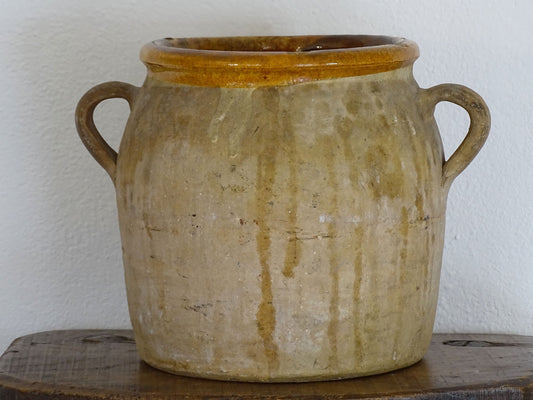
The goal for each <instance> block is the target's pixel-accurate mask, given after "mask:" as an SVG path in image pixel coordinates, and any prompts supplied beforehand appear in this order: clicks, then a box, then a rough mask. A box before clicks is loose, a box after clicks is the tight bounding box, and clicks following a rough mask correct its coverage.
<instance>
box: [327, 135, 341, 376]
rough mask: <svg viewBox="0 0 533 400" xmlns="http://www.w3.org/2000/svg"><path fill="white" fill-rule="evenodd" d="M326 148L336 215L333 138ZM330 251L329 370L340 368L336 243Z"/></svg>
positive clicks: (330, 226)
mask: <svg viewBox="0 0 533 400" xmlns="http://www.w3.org/2000/svg"><path fill="white" fill-rule="evenodd" d="M325 142H326V143H325V144H324V147H325V148H327V151H326V156H327V160H326V163H327V164H326V165H327V170H328V180H329V187H330V188H331V193H332V198H331V201H330V210H329V212H330V215H335V212H337V204H338V199H337V192H338V186H339V185H338V182H337V177H336V176H335V150H336V149H334V140H333V139H332V138H331V137H327V140H325ZM328 236H329V237H335V236H337V230H336V226H335V221H334V220H333V221H331V222H330V223H329V224H328ZM328 251H329V266H330V277H331V294H330V296H331V300H330V303H329V326H328V339H329V345H330V348H331V353H330V355H329V368H335V369H336V368H338V364H339V356H338V347H337V333H338V330H339V268H340V265H339V259H338V253H339V252H338V251H337V249H336V245H335V241H334V240H329V241H328Z"/></svg>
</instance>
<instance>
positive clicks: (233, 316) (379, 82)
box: [76, 36, 490, 382]
mask: <svg viewBox="0 0 533 400" xmlns="http://www.w3.org/2000/svg"><path fill="white" fill-rule="evenodd" d="M206 49H207V50H206ZM243 49H245V50H246V51H243ZM417 56H418V50H417V47H416V45H415V44H414V43H412V42H409V41H406V40H404V39H396V38H388V37H374V36H333V37H315V36H313V37H311V36H310V37H259V38H242V37H238V38H221V39H220V38H207V39H203V38H202V39H164V40H161V41H158V42H153V43H152V44H150V45H147V46H145V47H144V48H143V51H142V53H141V58H142V59H143V61H144V62H145V64H146V65H147V67H148V72H149V73H148V76H147V79H146V81H145V83H144V85H143V86H142V87H141V88H136V87H134V86H131V85H128V84H124V83H120V82H109V83H106V84H102V85H99V86H97V87H95V88H93V89H91V90H90V91H89V92H87V93H86V94H85V95H84V97H82V99H81V100H80V102H79V104H78V108H77V110H76V122H77V127H78V131H79V133H80V137H81V138H82V140H83V142H84V144H85V145H86V147H87V149H88V150H89V151H90V152H91V154H92V155H93V156H94V157H95V158H96V160H97V161H98V162H99V163H100V164H101V165H102V166H103V167H104V168H105V169H106V171H107V172H108V173H109V175H110V177H111V178H112V180H113V183H114V184H115V187H116V193H117V206H118V215H119V224H120V232H121V237H122V244H123V258H124V267H125V277H126V288H127V295H128V304H129V310H130V316H131V321H132V325H133V329H134V333H135V338H136V342H137V347H138V350H139V353H140V356H141V357H142V358H143V359H144V360H145V361H146V362H148V363H149V364H151V365H153V366H155V367H157V368H160V369H163V370H166V371H169V372H173V373H177V374H183V375H190V376H199V377H205V378H215V379H226V380H243V381H266V382H270V381H310V380H327V379H341V378H349V377H356V376H363V375H370V374H377V373H382V372H386V371H391V370H394V369H398V368H402V367H405V366H408V365H411V364H413V363H415V362H417V361H419V360H420V359H421V358H422V357H423V355H424V353H425V351H426V349H427V347H428V346H429V342H430V339H431V334H432V328H433V322H434V317H435V310H436V305H437V297H438V286H439V276H440V268H441V259H442V250H443V236H444V214H445V208H446V196H447V192H448V189H449V186H450V184H451V182H452V180H453V179H454V178H455V177H456V176H457V175H458V174H459V173H460V172H461V171H462V170H463V169H464V168H465V167H466V166H467V165H468V163H469V162H470V161H471V160H472V159H473V158H474V156H475V155H476V154H477V152H478V151H479V149H480V148H481V146H482V145H483V143H484V141H485V139H486V137H487V134H488V129H489V124H490V117H489V114H488V111H487V109H486V105H485V104H484V102H483V100H482V99H481V98H480V97H479V96H478V95H477V94H475V93H474V92H472V91H471V90H470V89H467V88H465V87H463V86H458V85H450V84H447V85H439V86H436V87H434V88H431V89H421V88H419V86H418V85H417V83H416V82H415V80H414V78H413V76H412V63H413V61H414V59H415V58H416V57H417ZM111 97H122V98H125V99H127V100H128V102H129V104H130V107H131V115H130V117H129V120H128V122H127V126H126V130H125V133H124V136H123V138H122V142H121V144H120V149H119V152H118V154H117V153H116V152H115V151H114V150H113V149H112V148H111V147H110V146H109V145H107V143H106V142H105V141H104V139H103V138H102V137H101V136H100V135H99V133H98V131H97V130H96V127H95V125H94V121H93V118H92V116H93V111H94V109H95V107H96V105H97V104H98V103H99V102H100V101H102V100H104V99H106V98H111ZM439 101H450V102H453V103H456V104H458V105H460V106H461V107H463V108H465V109H466V110H467V111H468V113H469V115H470V118H471V125H470V128H469V132H468V133H467V135H466V137H465V139H464V141H463V143H462V144H461V145H460V146H459V148H458V149H457V150H456V152H455V153H454V154H453V155H452V156H451V157H450V158H449V159H448V160H447V161H445V158H444V155H443V150H442V144H441V139H440V136H439V133H438V130H437V126H436V123H435V120H434V117H433V111H434V107H435V104H437V103H438V102H439Z"/></svg>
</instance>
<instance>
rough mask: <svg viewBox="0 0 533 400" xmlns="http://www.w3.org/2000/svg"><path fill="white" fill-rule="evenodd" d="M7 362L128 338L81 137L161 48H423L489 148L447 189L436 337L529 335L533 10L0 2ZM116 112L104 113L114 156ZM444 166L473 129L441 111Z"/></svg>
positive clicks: (102, 190)
mask: <svg viewBox="0 0 533 400" xmlns="http://www.w3.org/2000/svg"><path fill="white" fill-rule="evenodd" d="M0 10H1V12H0V26H1V27H2V30H1V32H0V63H1V65H2V74H1V75H0V81H1V87H2V94H1V96H0V220H1V224H0V277H1V278H0V351H1V350H2V349H3V348H5V347H6V346H7V345H8V344H9V342H10V341H11V340H13V339H14V338H15V337H17V336H21V335H24V334H27V333H30V332H33V331H41V330H49V329H72V328H89V327H91V328H104V327H113V328H119V327H126V328H127V327H129V319H128V313H127V306H126V295H125V289H124V283H123V280H124V278H123V272H122V261H121V245H120V238H119V231H118V225H117V215H116V206H115V197H114V191H113V186H112V184H111V181H110V180H109V177H108V176H107V174H106V173H105V171H104V170H103V169H102V168H100V167H99V166H98V165H97V164H96V162H95V161H94V160H93V159H92V158H91V156H90V155H89V154H88V152H87V151H86V150H85V148H84V147H83V145H82V144H81V142H80V140H79V139H78V137H77V134H76V131H75V128H74V116H73V114H74V108H75V106H76V103H77V101H78V99H79V97H80V96H81V95H82V94H83V93H84V92H85V91H86V90H87V89H89V88H90V87H91V86H94V85H95V84H97V83H100V82H103V81H108V80H122V81H126V82H130V83H132V84H135V85H140V84H141V83H142V81H143V78H144V74H145V69H144V66H143V65H142V64H141V63H140V62H139V61H138V52H139V49H140V47H141V46H142V45H143V44H144V43H146V42H148V41H150V40H153V39H156V38H162V37H167V36H207V35H261V34H265V35H275V34H311V33H313V34H328V33H370V34H388V35H397V36H404V37H407V38H410V39H412V40H414V41H416V42H417V43H418V44H419V46H420V52H421V57H420V59H419V60H418V61H417V62H416V63H415V77H416V79H417V80H418V82H419V84H420V85H421V86H422V87H429V86H433V85H435V84H439V83H444V82H453V83H461V84H465V85H467V86H469V87H471V88H473V89H474V90H476V91H477V92H479V93H480V94H481V95H482V96H483V97H484V98H485V100H486V102H487V103H488V105H489V107H490V108H491V111H492V116H493V128H492V133H491V136H490V137H489V140H488V141H487V143H486V145H485V148H484V149H483V150H482V152H481V153H480V155H479V156H478V157H477V158H476V159H475V160H474V162H473V163H472V165H471V166H470V167H469V168H468V169H467V170H466V171H465V172H464V173H463V174H462V175H461V176H460V177H459V178H458V179H457V180H456V181H455V183H454V184H453V186H452V189H451V192H450V196H449V203H448V215H447V228H446V241H445V249H444V261H443V275H442V282H441V292H440V299H439V308H438V311H437V321H436V325H435V329H436V330H437V331H440V332H444V331H461V332H503V333H519V334H530V335H533V296H531V293H532V292H533V274H532V273H531V270H532V264H533V261H532V260H533V244H532V243H533V241H532V238H533V224H532V223H531V222H532V221H533V202H532V200H531V199H532V197H533V177H532V176H531V174H530V163H531V161H530V160H531V154H532V151H533V135H532V134H531V133H532V132H531V130H532V128H531V127H532V125H533V120H532V118H533V117H532V115H533V113H531V111H528V110H529V107H531V106H532V105H533V100H532V98H531V95H530V90H531V87H532V83H533V80H532V78H531V76H530V71H532V70H533V53H531V51H530V37H531V34H532V33H533V28H532V26H531V23H530V16H531V15H532V14H533V3H532V2H530V1H527V0H515V1H507V2H505V4H504V3H503V2H501V1H497V0H473V1H469V2H463V1H459V0H443V1H438V2H437V1H426V2H420V1H417V0H404V1H398V0H395V1H385V0H379V1H376V0H372V1H370V0H339V1H330V2H325V1H318V0H292V1H282V0H269V1H267V0H263V1H259V0H226V1H224V2H220V1H215V0H204V1H196V2H193V1H184V0H179V1H178V0H177V1H173V2H163V1H156V2H154V1H147V0H145V1H141V0H129V1H126V0H116V1H103V0H92V1H77V2H74V1H67V0H41V1H31V0H21V1H16V2H15V1H10V0H0ZM127 115H128V107H127V105H126V103H125V102H123V101H120V100H110V101H107V102H105V104H104V105H103V106H100V107H99V108H98V109H97V112H96V122H97V125H98V127H99V129H100V130H101V132H102V134H103V136H104V137H106V138H107V140H108V141H109V142H110V143H111V144H113V146H115V147H117V145H118V143H119V140H120V136H121V132H122V129H123V126H124V123H125V120H126V118H127ZM437 121H438V122H439V126H440V128H441V133H442V136H443V140H444V144H445V149H446V153H447V154H448V155H449V154H451V153H452V152H453V150H454V149H455V147H456V146H457V145H458V143H460V141H461V140H462V137H463V136H464V134H465V132H466V130H467V127H468V118H467V116H466V113H465V112H464V111H463V110H462V109H460V108H458V107H457V106H453V105H451V104H440V105H439V106H438V108H437Z"/></svg>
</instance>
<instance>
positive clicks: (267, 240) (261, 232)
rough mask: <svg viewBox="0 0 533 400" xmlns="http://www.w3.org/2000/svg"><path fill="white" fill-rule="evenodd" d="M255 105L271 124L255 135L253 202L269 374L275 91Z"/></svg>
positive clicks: (260, 323)
mask: <svg viewBox="0 0 533 400" xmlns="http://www.w3.org/2000/svg"><path fill="white" fill-rule="evenodd" d="M252 99H253V101H254V103H255V102H257V103H258V104H257V105H256V106H255V107H254V109H262V116H261V118H267V119H268V120H270V121H272V123H271V124H263V125H262V126H264V127H270V128H271V130H269V131H264V132H261V131H259V132H257V134H258V141H259V148H260V149H261V150H262V151H259V152H258V155H257V178H256V185H257V192H256V193H257V197H256V199H255V204H256V215H257V225H258V228H259V229H258V232H257V236H256V241H257V252H258V254H259V263H260V264H261V303H260V305H259V309H258V310H257V314H256V318H257V328H258V331H259V335H260V336H261V338H262V340H263V346H264V351H265V356H266V358H267V361H268V368H269V372H270V373H271V372H272V371H273V370H276V369H278V367H279V360H278V347H277V345H276V343H275V342H274V331H275V329H276V309H275V307H274V299H273V295H272V274H271V272H270V261H271V260H270V258H271V244H272V240H271V237H270V227H269V225H268V221H267V219H268V216H269V215H270V214H271V213H272V210H271V207H272V204H273V201H274V195H273V192H272V187H273V186H274V180H275V173H276V151H277V144H276V141H275V140H272V136H274V135H276V134H277V133H278V132H279V123H278V122H275V121H277V120H278V119H277V113H278V109H279V94H278V93H277V92H276V90H275V89H265V90H261V89H258V90H255V91H254V94H253V97H252Z"/></svg>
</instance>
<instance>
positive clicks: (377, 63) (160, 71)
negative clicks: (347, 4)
mask: <svg viewBox="0 0 533 400" xmlns="http://www.w3.org/2000/svg"><path fill="white" fill-rule="evenodd" d="M418 55H419V52H418V46H417V45H416V43H414V42H412V41H410V40H408V39H405V38H400V37H393V36H378V35H301V36H226V37H199V38H165V39H159V40H154V41H152V42H150V43H148V44H146V45H145V46H143V48H142V49H141V54H140V58H141V60H142V61H143V62H144V64H145V65H146V66H147V68H148V75H149V76H150V77H153V78H155V79H158V80H162V81H168V82H173V83H181V84H188V85H195V86H217V87H255V86H276V85H287V84H295V83H301V82H308V81H316V80H323V79H334V78H342V77H348V76H360V75H369V74H375V73H380V72H386V71H391V70H395V69H398V68H402V67H405V66H409V65H412V64H413V62H414V61H415V60H416V59H417V58H418Z"/></svg>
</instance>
